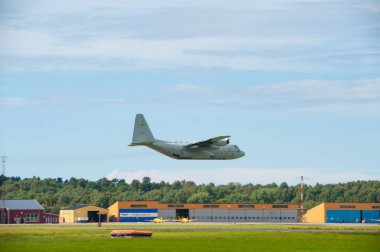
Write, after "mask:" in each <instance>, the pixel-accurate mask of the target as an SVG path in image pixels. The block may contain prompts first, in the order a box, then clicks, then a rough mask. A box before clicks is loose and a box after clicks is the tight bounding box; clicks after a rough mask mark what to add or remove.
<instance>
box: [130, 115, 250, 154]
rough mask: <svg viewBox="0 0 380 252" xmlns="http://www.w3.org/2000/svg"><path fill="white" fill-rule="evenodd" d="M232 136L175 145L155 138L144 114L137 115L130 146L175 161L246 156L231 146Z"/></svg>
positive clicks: (237, 148)
mask: <svg viewBox="0 0 380 252" xmlns="http://www.w3.org/2000/svg"><path fill="white" fill-rule="evenodd" d="M230 138H231V137H230V136H218V137H214V138H210V139H208V140H206V141H200V142H196V143H190V144H182V143H173V142H167V141H163V140H158V139H155V138H154V137H153V134H152V132H151V131H150V129H149V126H148V123H147V122H146V120H145V118H144V115H143V114H137V115H136V119H135V128H134V131H133V139H132V143H131V144H130V145H129V146H140V145H141V146H146V147H149V148H151V149H153V150H155V151H158V152H160V153H162V154H164V155H166V156H168V157H171V158H174V159H200V160H225V159H237V158H240V157H243V156H244V155H245V153H244V151H241V150H240V149H239V147H237V146H236V145H232V144H230Z"/></svg>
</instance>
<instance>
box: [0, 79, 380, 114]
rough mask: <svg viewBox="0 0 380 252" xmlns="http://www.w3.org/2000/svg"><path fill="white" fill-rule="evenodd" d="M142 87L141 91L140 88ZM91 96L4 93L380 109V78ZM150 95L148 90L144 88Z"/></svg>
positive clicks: (127, 101)
mask: <svg viewBox="0 0 380 252" xmlns="http://www.w3.org/2000/svg"><path fill="white" fill-rule="evenodd" d="M137 93H138V92H137ZM135 94H136V92H135V93H134V95H128V94H127V95H126V96H116V97H104V98H101V99H89V98H86V97H78V96H71V95H65V96H45V97H17V96H13V97H0V105H1V106H4V107H25V106H50V105H54V106H89V107H98V106H100V107H104V106H122V107H130V108H136V107H140V108H141V107H144V108H157V107H162V108H173V107H178V106H191V107H200V108H229V109H256V110H275V111H301V112H302V111H303V112H307V111H309V112H332V113H335V112H349V113H360V114H362V113H376V114H378V113H379V111H380V78H375V79H360V80H351V81H347V80H331V81H325V80H296V81H288V82H282V83H273V84H266V85H253V84H252V85H247V86H235V85H223V86H221V85H199V84H191V83H177V84H174V85H165V86H162V87H161V88H158V89H157V90H156V92H155V94H154V95H155V98H156V99H146V97H144V99H141V98H142V97H140V96H139V95H137V96H136V95H135ZM144 95H145V93H144Z"/></svg>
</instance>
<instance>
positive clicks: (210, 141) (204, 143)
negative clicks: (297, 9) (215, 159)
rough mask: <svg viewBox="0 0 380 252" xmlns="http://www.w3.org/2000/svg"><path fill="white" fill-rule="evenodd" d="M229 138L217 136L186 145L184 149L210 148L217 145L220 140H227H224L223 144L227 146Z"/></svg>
mask: <svg viewBox="0 0 380 252" xmlns="http://www.w3.org/2000/svg"><path fill="white" fill-rule="evenodd" d="M230 137H231V136H218V137H213V138H210V139H208V140H206V141H200V142H196V143H191V144H188V145H185V147H187V148H190V149H196V148H207V147H212V146H213V145H219V146H220V144H218V143H219V142H220V141H221V140H224V139H227V140H225V144H224V145H226V144H228V143H229V138H230Z"/></svg>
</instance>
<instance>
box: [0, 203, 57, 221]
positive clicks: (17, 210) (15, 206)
mask: <svg viewBox="0 0 380 252" xmlns="http://www.w3.org/2000/svg"><path fill="white" fill-rule="evenodd" d="M0 208H1V215H2V217H3V218H2V219H3V223H8V224H23V223H26V224H28V223H29V224H42V223H58V220H59V216H58V215H56V214H51V213H45V209H44V208H43V207H42V206H41V205H40V204H39V203H38V202H37V201H36V200H34V199H32V200H31V199H22V200H1V207H0Z"/></svg>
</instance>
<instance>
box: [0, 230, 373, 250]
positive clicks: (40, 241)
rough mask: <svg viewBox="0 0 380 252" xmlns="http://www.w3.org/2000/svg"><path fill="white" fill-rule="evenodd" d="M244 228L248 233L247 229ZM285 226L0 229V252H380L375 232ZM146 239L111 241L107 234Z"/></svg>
mask: <svg viewBox="0 0 380 252" xmlns="http://www.w3.org/2000/svg"><path fill="white" fill-rule="evenodd" d="M247 227H249V228H247ZM300 227H301V228H299V229H295V228H294V226H292V225H289V226H288V228H287V227H286V226H285V225H178V224H174V225H128V227H126V226H123V225H103V226H102V227H101V228H97V227H96V226H95V225H93V224H92V225H1V226H0V244H1V245H0V250H1V251H96V252H97V251H181V250H182V251H380V232H379V227H377V226H369V227H368V228H366V227H361V228H358V229H355V228H356V227H353V228H351V229H347V227H345V228H346V229H342V228H343V227H342V226H337V227H334V226H326V228H324V226H322V227H321V226H317V227H319V228H320V229H316V228H315V226H300ZM123 228H124V229H125V228H136V229H150V230H154V231H153V237H152V238H140V239H111V238H110V235H109V234H110V230H111V229H123Z"/></svg>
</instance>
